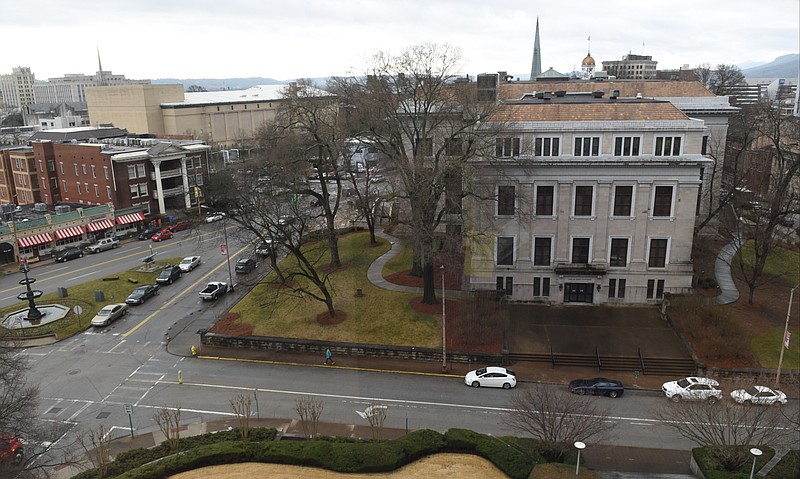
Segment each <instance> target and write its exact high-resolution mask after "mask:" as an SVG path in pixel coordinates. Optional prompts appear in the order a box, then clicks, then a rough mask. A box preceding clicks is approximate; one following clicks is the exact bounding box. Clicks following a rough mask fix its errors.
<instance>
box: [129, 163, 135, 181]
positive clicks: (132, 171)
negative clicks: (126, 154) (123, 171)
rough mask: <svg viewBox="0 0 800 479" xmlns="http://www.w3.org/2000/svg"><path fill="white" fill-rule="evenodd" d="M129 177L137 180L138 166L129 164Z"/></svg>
mask: <svg viewBox="0 0 800 479" xmlns="http://www.w3.org/2000/svg"><path fill="white" fill-rule="evenodd" d="M128 179H129V180H135V179H136V166H134V165H128Z"/></svg>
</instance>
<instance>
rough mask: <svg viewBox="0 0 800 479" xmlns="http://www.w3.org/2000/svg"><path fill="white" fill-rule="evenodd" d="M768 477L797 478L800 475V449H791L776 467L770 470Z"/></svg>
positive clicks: (771, 478) (779, 478)
mask: <svg viewBox="0 0 800 479" xmlns="http://www.w3.org/2000/svg"><path fill="white" fill-rule="evenodd" d="M767 477H768V478H770V479H796V478H798V477H800V451H798V450H797V449H795V450H793V451H789V452H787V453H786V455H785V456H783V457H782V458H781V460H780V461H779V462H778V463H777V464H775V467H773V468H772V470H771V471H769V474H767Z"/></svg>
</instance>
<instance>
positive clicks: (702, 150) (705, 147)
mask: <svg viewBox="0 0 800 479" xmlns="http://www.w3.org/2000/svg"><path fill="white" fill-rule="evenodd" d="M700 154H701V155H706V154H708V135H705V136H703V145H702V146H701V147H700Z"/></svg>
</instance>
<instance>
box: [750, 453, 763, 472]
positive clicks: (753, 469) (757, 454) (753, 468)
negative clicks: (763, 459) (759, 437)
mask: <svg viewBox="0 0 800 479" xmlns="http://www.w3.org/2000/svg"><path fill="white" fill-rule="evenodd" d="M750 454H752V455H753V467H752V468H750V479H753V477H754V476H753V474H755V472H756V461H757V460H758V456H760V455H761V454H763V452H761V449H759V448H757V447H754V448H752V449H750Z"/></svg>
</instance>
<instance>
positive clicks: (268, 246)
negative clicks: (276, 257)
mask: <svg viewBox="0 0 800 479" xmlns="http://www.w3.org/2000/svg"><path fill="white" fill-rule="evenodd" d="M274 252H275V247H274V246H273V244H272V240H267V241H262V242H261V244H259V245H258V246H256V254H257V255H259V256H263V257H268V256H271V255H272V254H273V253H274Z"/></svg>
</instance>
